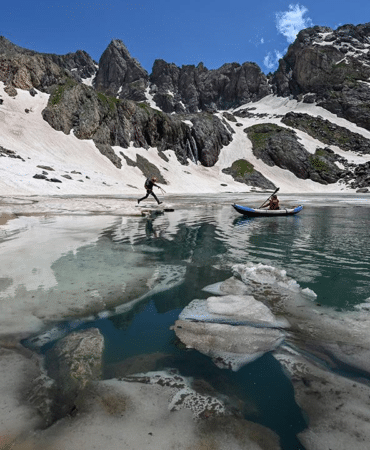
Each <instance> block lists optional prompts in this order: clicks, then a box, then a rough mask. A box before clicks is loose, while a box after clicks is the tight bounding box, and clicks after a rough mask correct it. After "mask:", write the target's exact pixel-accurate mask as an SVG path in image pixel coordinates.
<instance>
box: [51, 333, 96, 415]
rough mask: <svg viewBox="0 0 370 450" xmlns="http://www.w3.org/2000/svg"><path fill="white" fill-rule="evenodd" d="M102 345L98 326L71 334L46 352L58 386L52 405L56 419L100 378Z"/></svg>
mask: <svg viewBox="0 0 370 450" xmlns="http://www.w3.org/2000/svg"><path fill="white" fill-rule="evenodd" d="M103 349H104V338H103V336H102V334H101V333H100V331H99V330H98V329H97V328H90V329H88V330H85V331H79V332H74V333H71V334H69V335H68V336H66V337H65V338H63V339H61V340H60V341H59V342H58V343H57V344H56V345H55V347H54V348H53V349H51V350H50V351H49V352H48V353H47V358H48V361H49V364H48V366H49V376H50V377H51V378H52V379H54V380H55V382H56V386H57V392H56V396H55V398H54V399H53V407H52V416H53V419H54V420H56V419H59V418H61V417H64V416H65V415H66V414H69V413H70V412H71V411H72V410H73V409H75V408H76V401H77V399H78V397H79V398H81V396H82V395H83V393H84V391H85V389H86V388H87V387H88V386H89V385H90V384H91V383H92V382H93V381H95V380H97V379H99V378H100V376H101V370H102V358H103Z"/></svg>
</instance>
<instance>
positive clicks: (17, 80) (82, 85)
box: [0, 24, 370, 189]
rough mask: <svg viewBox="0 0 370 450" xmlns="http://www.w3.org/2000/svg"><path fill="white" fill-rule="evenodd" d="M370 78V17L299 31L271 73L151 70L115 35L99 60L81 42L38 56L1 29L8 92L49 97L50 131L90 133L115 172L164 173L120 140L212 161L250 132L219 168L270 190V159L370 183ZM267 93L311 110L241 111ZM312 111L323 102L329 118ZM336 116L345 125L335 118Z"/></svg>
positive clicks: (163, 66) (248, 68)
mask: <svg viewBox="0 0 370 450" xmlns="http://www.w3.org/2000/svg"><path fill="white" fill-rule="evenodd" d="M369 80H370V24H364V25H358V26H354V25H345V26H342V27H339V28H338V29H337V30H332V29H330V28H327V27H313V28H309V29H305V30H302V31H301V32H300V33H299V34H298V36H297V39H296V40H295V42H294V43H293V44H292V45H291V46H290V47H289V49H288V51H287V53H286V55H285V56H284V57H283V58H282V59H281V60H280V63H279V68H278V69H277V71H276V72H275V73H274V74H272V76H268V77H267V76H266V75H265V74H263V73H262V71H261V70H260V68H259V67H258V66H257V64H255V63H251V62H246V63H244V64H238V63H228V64H224V65H223V66H222V67H220V68H219V69H214V70H208V69H207V68H206V67H204V65H203V64H202V63H200V64H198V66H193V65H187V66H182V67H177V66H176V65H175V64H173V63H168V62H166V61H163V60H160V59H157V60H156V61H155V62H154V65H153V69H152V73H151V74H148V73H147V72H146V70H145V69H144V68H143V67H142V66H141V65H140V63H139V62H138V61H137V60H136V59H134V58H133V57H132V56H131V55H130V53H129V51H128V49H127V48H126V46H125V45H124V44H123V42H122V41H120V40H113V41H112V42H111V43H110V44H109V45H108V47H107V49H106V50H105V51H104V53H103V54H102V56H101V58H100V60H99V63H98V64H97V63H96V62H95V61H93V60H92V58H91V57H90V56H89V55H88V54H87V53H86V52H84V51H82V50H78V51H76V52H75V53H69V54H67V55H54V54H45V53H37V52H35V51H31V50H28V49H23V48H21V47H18V46H16V45H14V44H12V43H11V42H10V41H8V40H7V39H5V38H3V37H1V38H0V81H2V82H3V83H4V85H5V92H7V94H8V95H10V96H13V97H15V96H16V95H17V90H16V88H18V89H23V90H29V91H30V93H31V95H36V93H37V91H36V90H39V91H41V92H45V93H48V94H50V97H49V101H48V104H47V106H46V107H45V108H44V110H43V111H42V117H43V118H44V120H45V121H47V122H48V123H49V124H50V125H51V126H52V127H53V128H54V129H55V130H58V131H62V132H63V133H65V134H66V135H68V134H70V133H71V132H72V131H73V134H74V136H76V137H77V138H79V139H84V140H89V139H91V140H93V142H94V143H95V145H96V147H97V148H98V149H99V151H100V152H101V153H102V154H103V155H104V156H106V157H107V158H108V159H109V160H110V161H111V162H112V163H113V164H114V166H115V167H117V168H118V169H121V168H122V167H123V165H125V166H126V165H129V166H131V167H132V166H134V167H137V168H139V169H140V170H141V171H142V172H143V173H144V175H145V174H146V175H147V174H150V173H154V172H155V173H156V174H157V176H158V178H159V179H161V180H163V182H165V176H164V175H163V173H161V171H160V170H159V169H158V167H156V166H155V164H154V165H153V163H149V161H144V160H145V158H144V159H143V156H139V155H137V157H136V161H135V160H134V159H132V156H129V154H128V153H126V152H125V151H124V149H128V148H130V147H131V146H133V147H135V148H138V149H139V148H143V149H147V150H148V149H150V148H156V149H157V152H158V155H159V156H160V157H161V158H162V159H163V160H166V158H167V156H166V154H165V153H164V152H165V151H166V150H173V151H174V153H175V155H176V158H177V160H178V161H179V162H180V163H181V164H182V165H188V164H189V163H191V162H192V163H195V164H198V163H200V164H201V165H202V166H204V167H213V166H214V165H215V164H217V163H218V162H219V160H220V155H221V152H222V151H223V149H224V148H226V147H229V146H230V144H231V143H233V145H236V146H237V142H235V140H236V139H242V140H243V139H246V142H249V143H250V144H249V145H250V146H251V150H250V151H249V153H248V152H247V154H248V155H249V156H245V157H243V158H240V157H239V156H238V157H237V156H235V158H234V160H233V159H232V158H231V160H230V162H229V163H228V164H227V165H226V166H225V165H224V166H223V167H222V173H224V174H226V175H229V176H230V175H231V176H232V177H233V179H234V180H235V181H236V182H238V183H243V184H246V185H248V186H254V187H260V188H264V189H270V188H273V187H274V186H275V185H276V182H275V183H274V182H273V181H272V180H271V178H269V176H267V177H266V175H265V174H264V169H263V168H264V167H265V168H266V171H265V172H266V173H269V172H270V169H268V167H278V168H280V169H283V170H285V171H289V173H291V174H293V175H294V177H296V178H297V179H302V180H311V181H313V182H315V183H319V184H322V185H326V184H334V183H338V181H340V182H341V183H343V184H344V185H346V186H348V187H350V188H356V189H358V188H362V189H366V188H367V187H369V186H370V168H369V165H370V164H368V161H369V160H370V157H369V155H370V150H369V149H370V145H369V143H370V134H367V133H368V132H367V130H369V131H370V106H369V105H370V81H369ZM272 96H273V98H279V97H280V98H284V97H285V98H287V99H289V101H291V100H295V101H296V103H295V104H296V105H297V106H298V105H304V104H310V105H312V108H313V109H312V110H311V111H310V112H309V113H302V112H301V113H299V112H294V113H293V112H290V111H287V110H286V109H285V110H284V113H283V114H280V115H279V114H272V115H271V114H268V113H266V112H265V113H263V114H261V113H256V112H255V111H254V110H253V109H254V108H253V106H250V107H248V108H245V105H246V104H249V105H253V104H261V101H262V102H263V101H264V99H269V98H272ZM2 102H3V99H0V104H1V103H2ZM0 106H1V105H0ZM314 108H323V111H325V110H326V111H327V112H328V113H327V114H325V117H326V118H323V117H321V116H320V115H319V114H318V112H317V111H318V110H316V109H314ZM222 110H223V111H225V110H227V111H228V112H224V113H223V114H221V113H220V112H219V111H222ZM330 114H331V115H330ZM334 117H335V118H336V119H335V120H334V119H333V118H334ZM339 119H345V121H347V123H348V124H347V125H346V122H343V126H342V125H339V122H338V120H339ZM244 124H248V126H247V127H245V126H244ZM349 124H354V125H353V126H352V125H349ZM356 126H357V130H358V132H356V131H355V128H353V127H356ZM238 127H242V130H244V132H243V133H244V134H240V133H239V130H238ZM243 127H244V128H243ZM361 130H363V131H361ZM297 133H298V134H297ZM243 136H244V137H243ZM302 136H304V139H306V141H307V142H311V141H309V139H311V140H312V139H314V140H315V142H316V144H315V149H312V148H311V149H307V148H306V146H305V145H306V144H304V143H302V142H301V140H302ZM0 145H2V142H0ZM119 148H121V150H119ZM7 152H8V153H7V155H8V154H11V153H9V152H12V149H7ZM343 152H344V153H343ZM353 154H355V155H359V158H360V159H358V160H355V159H354V157H353ZM347 155H349V156H350V157H348V158H347ZM361 158H362V159H361ZM167 159H168V158H167ZM229 159H230V158H229ZM257 162H258V164H257V165H258V167H260V168H262V170H258V169H257V166H256V163H257ZM260 163H262V165H261V166H260ZM270 176H271V175H270ZM225 186H226V185H225Z"/></svg>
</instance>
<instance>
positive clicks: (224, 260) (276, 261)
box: [24, 205, 370, 450]
mask: <svg viewBox="0 0 370 450" xmlns="http://www.w3.org/2000/svg"><path fill="white" fill-rule="evenodd" d="M133 223H135V224H136V225H137V227H136V228H134V229H133ZM118 229H119V232H118ZM369 229H370V209H369V208H361V207H356V206H347V207H344V206H330V207H329V206H318V207H316V206H310V205H308V206H306V207H305V208H304V210H303V211H302V212H301V213H300V214H299V215H297V216H294V217H276V218H274V217H269V218H252V219H247V218H244V217H242V216H240V215H237V214H236V213H235V212H234V211H233V210H232V208H231V206H230V205H219V206H212V207H205V208H191V209H190V208H189V209H183V210H181V211H175V212H172V213H167V214H165V215H163V216H158V217H157V218H155V219H154V220H147V219H141V218H140V219H132V220H131V219H130V221H128V222H127V223H126V224H122V223H119V224H112V225H109V226H108V227H106V228H105V229H104V230H103V231H102V232H101V234H100V235H99V236H98V238H97V241H96V242H94V243H93V244H89V245H88V246H86V247H84V249H83V252H82V251H81V254H84V255H86V254H89V255H90V256H89V258H88V259H86V257H85V259H84V260H83V264H84V270H89V261H94V260H96V258H98V257H99V258H101V255H102V252H103V253H104V249H105V248H109V251H110V252H112V249H114V251H115V252H117V254H120V253H119V252H120V249H121V248H122V249H124V251H125V252H126V253H127V252H133V253H135V252H136V253H141V254H142V255H144V259H143V260H140V264H144V265H145V264H147V265H150V266H155V265H162V266H164V265H165V266H166V267H167V266H170V267H171V266H173V267H177V268H178V267H180V268H182V269H183V278H182V279H181V281H180V282H178V283H176V285H174V286H172V287H170V288H168V289H165V290H163V291H161V292H158V293H155V294H153V295H149V296H148V297H146V298H145V299H143V300H142V301H141V302H139V303H137V304H136V305H135V307H134V309H132V310H131V311H129V312H126V313H124V314H117V315H113V316H111V317H108V318H105V319H96V320H90V321H88V322H83V323H81V324H79V325H78V326H77V328H76V327H75V326H73V327H72V326H71V323H68V322H65V323H63V324H59V327H60V328H64V329H65V330H71V329H72V328H73V329H74V330H75V329H80V328H86V327H98V328H99V329H100V330H101V332H102V333H103V334H104V337H105V346H106V349H105V355H104V361H105V376H106V377H107V378H109V377H110V376H112V373H113V372H112V370H113V369H112V368H117V367H119V364H121V363H124V362H125V361H128V360H130V359H131V358H134V357H136V356H138V355H140V356H143V357H144V359H145V358H146V357H147V356H148V355H151V356H154V357H153V358H152V362H151V363H150V364H149V363H148V367H149V366H150V370H161V369H163V368H166V367H175V368H177V369H178V370H179V372H180V373H181V374H183V375H186V376H191V377H194V378H199V379H205V380H206V381H208V382H209V383H210V384H211V385H212V386H213V387H214V388H215V389H216V390H218V391H219V392H221V393H224V394H226V395H228V396H230V397H231V398H235V399H239V400H240V401H241V402H242V405H244V406H242V407H241V409H240V410H241V412H242V414H243V415H244V417H245V418H247V419H249V420H253V421H255V422H258V423H261V424H263V425H266V426H268V427H270V428H271V429H273V430H274V431H275V432H277V433H278V435H279V436H280V439H281V443H282V446H283V448H284V450H293V449H294V450H297V449H302V448H303V447H302V446H300V444H299V442H298V440H297V439H296V434H297V433H298V432H299V431H301V430H302V429H304V428H305V426H306V422H305V420H304V416H303V413H302V412H301V411H300V410H299V408H298V406H297V405H296V403H295V401H294V395H293V390H292V387H291V384H290V382H289V380H288V379H287V378H286V377H285V375H284V374H283V372H282V370H281V367H280V364H279V363H278V362H277V361H276V360H275V359H274V358H273V356H272V355H270V354H266V355H264V356H263V357H262V358H260V359H258V360H257V361H254V362H253V363H250V364H248V365H247V366H245V367H243V368H242V369H240V370H239V371H238V372H231V371H229V370H222V369H219V368H217V367H216V366H215V365H214V364H213V363H212V362H211V360H210V359H209V358H207V357H205V356H203V355H201V354H200V353H198V352H196V351H187V350H184V349H183V348H181V346H178V343H177V341H176V339H175V335H174V333H173V332H172V331H171V330H170V326H171V325H173V323H174V321H175V320H176V319H177V317H178V315H179V313H180V311H181V310H182V309H183V308H184V307H185V306H186V305H187V304H188V303H189V302H190V301H192V300H193V299H195V298H198V299H201V298H207V297H208V296H209V294H207V293H205V292H204V291H202V289H203V288H204V287H205V286H207V285H209V284H212V283H216V282H219V281H223V280H225V279H227V278H229V277H230V276H231V275H232V266H233V264H240V263H250V262H251V263H253V264H258V263H263V264H268V265H272V266H274V267H277V268H279V269H284V270H286V272H287V275H288V276H290V277H291V278H293V279H295V280H296V281H297V282H298V283H299V284H300V285H301V287H302V288H306V287H308V288H310V289H312V290H313V291H314V292H315V293H316V294H317V299H316V300H315V301H317V302H319V303H321V304H323V305H328V306H332V307H334V308H336V309H338V310H350V309H353V307H354V306H355V305H356V304H359V303H363V302H364V301H365V300H366V299H368V298H369V297H370V288H369V286H370V243H369V239H368V236H369ZM122 251H123V250H122ZM95 252H96V254H95ZM124 257H125V256H124V254H122V255H120V258H124ZM78 258H79V252H77V253H76V255H75V259H77V260H78ZM71 259H73V258H72V257H71ZM103 259H104V258H103ZM65 264H68V261H66V259H65V258H64V260H63V266H64V265H65ZM73 264H74V267H78V264H76V261H74V262H73ZM95 264H96V262H95ZM54 267H55V268H57V267H58V264H57V263H55V264H54ZM91 267H95V266H94V265H93V264H92V265H91ZM63 270H65V267H64V269H63ZM122 301H124V294H122ZM369 301H370V300H369ZM24 343H25V345H28V346H29V347H31V348H32V346H33V344H32V340H29V341H25V342H24ZM53 344H54V341H50V342H48V343H47V344H45V345H44V346H42V347H41V349H39V350H40V351H41V352H45V351H46V350H47V349H48V348H50V346H52V345H53ZM148 360H149V358H148ZM153 361H154V362H153ZM115 370H116V369H115Z"/></svg>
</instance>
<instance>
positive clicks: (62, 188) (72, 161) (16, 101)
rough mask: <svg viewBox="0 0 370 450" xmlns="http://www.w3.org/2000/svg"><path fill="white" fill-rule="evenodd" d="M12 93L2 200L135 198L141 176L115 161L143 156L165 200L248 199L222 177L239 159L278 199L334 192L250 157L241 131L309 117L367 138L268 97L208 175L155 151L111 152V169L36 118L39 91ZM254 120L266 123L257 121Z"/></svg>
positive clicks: (308, 140)
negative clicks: (234, 195)
mask: <svg viewBox="0 0 370 450" xmlns="http://www.w3.org/2000/svg"><path fill="white" fill-rule="evenodd" d="M17 92H18V95H17V96H16V97H10V96H9V95H8V94H7V93H5V92H4V84H3V83H0V99H2V100H3V103H2V104H1V105H0V146H1V147H2V148H3V149H6V150H10V151H12V152H15V155H14V154H13V156H19V157H18V158H15V157H11V156H9V153H8V154H7V155H6V153H5V152H2V153H1V149H0V154H2V157H0V192H1V195H27V194H29V195H35V194H42V195H68V194H76V195H113V194H114V195H129V196H131V195H135V196H136V195H137V194H138V193H139V192H140V193H141V192H142V191H143V183H144V175H143V173H142V172H141V170H140V169H139V168H137V167H132V166H128V165H127V163H126V160H125V159H124V158H122V154H121V153H123V154H124V155H126V156H128V157H129V158H130V159H131V160H136V155H137V154H139V155H142V156H144V157H145V158H146V159H147V160H148V161H149V162H150V163H152V164H154V165H155V166H156V167H158V169H159V170H160V172H161V173H162V174H163V176H164V178H165V179H166V181H167V183H168V184H167V185H166V186H164V188H165V190H166V192H167V193H169V194H180V193H184V194H195V193H207V192H208V193H218V192H219V193H224V192H249V191H250V190H251V189H253V188H251V187H250V186H247V185H245V184H242V183H238V182H236V181H234V179H233V178H232V177H231V176H230V175H226V174H224V173H223V172H222V169H224V168H227V167H230V166H231V164H232V163H233V161H236V160H238V159H246V160H248V161H249V162H250V163H252V164H253V165H254V167H255V169H256V170H258V171H260V172H261V173H262V174H263V175H264V176H265V177H266V178H268V179H269V180H270V181H272V182H273V183H274V184H275V185H276V186H279V187H280V190H281V192H287V193H288V192H340V191H344V190H348V188H347V187H345V186H344V185H342V184H340V183H336V184H331V185H330V184H329V185H327V186H325V185H322V184H319V183H315V182H313V181H311V180H302V179H298V178H297V177H296V176H295V175H294V174H292V173H291V172H289V171H288V170H283V169H281V168H279V167H276V166H274V167H270V166H267V165H266V164H265V163H263V162H262V161H261V160H259V159H257V158H256V157H255V156H254V155H253V153H252V144H251V142H250V140H249V139H248V137H247V134H246V133H245V132H244V131H243V130H244V129H245V128H246V127H248V126H251V125H254V124H256V123H263V122H271V123H278V124H279V125H281V126H284V125H283V124H281V123H280V118H279V116H281V115H282V114H285V113H286V112H288V111H292V110H293V111H296V112H305V113H307V114H311V115H313V116H319V115H320V116H321V117H324V118H327V119H328V120H331V121H332V122H334V123H336V124H338V125H340V126H343V127H346V128H348V129H350V130H351V131H354V132H356V133H360V134H362V135H363V136H364V137H366V138H370V132H369V131H366V130H364V129H362V128H359V127H357V126H356V125H354V124H352V123H350V122H348V121H346V120H344V119H339V118H337V117H336V116H334V115H333V114H331V113H329V112H328V111H326V110H325V109H323V108H319V107H317V106H315V105H313V104H307V103H302V102H297V101H296V100H289V99H287V98H281V97H274V96H268V97H265V98H263V99H262V100H260V101H259V102H257V103H253V104H249V105H246V106H253V108H254V109H253V113H254V114H255V116H254V117H253V118H239V117H238V126H236V124H235V123H233V122H229V125H230V126H231V127H232V128H233V129H234V131H235V134H234V135H233V141H232V142H231V143H230V144H229V145H228V146H227V147H224V148H223V149H222V151H221V154H220V157H219V160H218V162H217V163H216V165H215V166H214V167H210V168H207V167H204V166H201V165H200V164H198V165H197V164H194V163H193V162H191V161H189V165H188V166H183V165H181V164H180V163H179V162H178V160H177V158H176V156H175V154H174V152H173V151H171V150H166V151H165V153H166V155H167V156H168V159H169V161H168V162H166V161H165V160H164V159H163V158H161V157H160V156H159V155H158V152H157V149H156V148H150V149H149V150H146V149H145V148H135V147H133V146H132V147H129V148H127V149H124V148H121V147H114V151H115V152H116V154H117V156H119V157H120V158H121V160H122V168H121V169H118V168H117V167H115V166H114V165H113V164H112V163H111V162H110V161H109V160H108V159H107V158H106V157H105V156H103V155H102V154H101V153H100V152H99V151H98V149H97V148H96V147H95V144H94V142H93V141H92V140H80V139H77V138H76V137H75V136H74V135H73V133H70V135H65V134H64V133H63V132H61V131H56V130H54V129H53V128H52V127H51V126H50V125H49V124H48V123H47V122H46V121H44V120H43V118H42V114H41V113H42V110H43V109H44V108H45V107H46V105H47V102H48V94H45V93H42V92H40V91H38V92H37V95H35V96H31V95H30V93H29V92H28V91H26V90H21V89H17ZM219 114H220V115H221V113H219ZM257 114H265V115H264V116H263V117H261V116H258V115H257ZM241 125H242V126H241ZM297 133H298V136H299V137H300V139H301V143H302V144H303V145H304V146H305V148H306V149H307V150H308V151H309V152H310V153H314V152H315V150H316V148H317V147H320V146H322V143H320V142H319V141H316V140H315V139H313V138H312V137H310V136H308V135H307V134H305V133H303V132H301V131H298V132H297ZM331 148H332V150H334V151H335V152H337V153H338V154H341V155H344V156H345V157H346V158H347V159H348V160H349V161H350V162H354V163H356V164H360V163H363V162H366V161H368V160H370V155H364V156H358V155H356V154H352V153H351V152H343V151H342V150H340V149H339V148H337V147H335V146H332V147H331ZM38 166H43V167H38ZM50 169H54V170H50ZM35 174H39V175H42V174H44V175H45V176H46V178H47V179H48V180H51V179H54V180H59V181H60V182H57V181H48V180H46V179H36V178H33V177H34V175H35ZM63 175H64V176H67V178H66V177H64V176H63ZM68 177H70V178H68Z"/></svg>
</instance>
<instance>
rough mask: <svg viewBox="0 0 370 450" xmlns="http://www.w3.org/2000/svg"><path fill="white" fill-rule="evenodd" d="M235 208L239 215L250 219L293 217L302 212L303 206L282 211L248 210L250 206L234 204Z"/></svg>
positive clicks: (281, 209) (282, 209)
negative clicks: (259, 217)
mask: <svg viewBox="0 0 370 450" xmlns="http://www.w3.org/2000/svg"><path fill="white" fill-rule="evenodd" d="M233 208H234V209H235V210H236V211H238V213H240V214H243V215H244V216H249V217H258V216H261V217H271V216H292V215H294V214H297V213H299V211H302V209H303V206H302V205H300V206H296V207H295V208H280V209H255V208H248V206H241V205H237V204H235V203H234V204H233Z"/></svg>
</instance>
